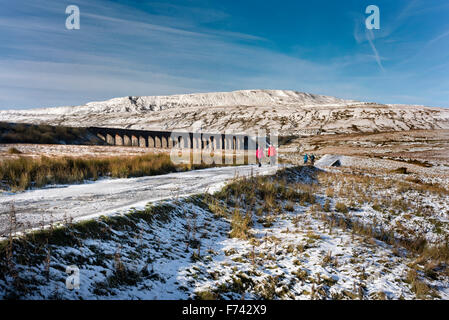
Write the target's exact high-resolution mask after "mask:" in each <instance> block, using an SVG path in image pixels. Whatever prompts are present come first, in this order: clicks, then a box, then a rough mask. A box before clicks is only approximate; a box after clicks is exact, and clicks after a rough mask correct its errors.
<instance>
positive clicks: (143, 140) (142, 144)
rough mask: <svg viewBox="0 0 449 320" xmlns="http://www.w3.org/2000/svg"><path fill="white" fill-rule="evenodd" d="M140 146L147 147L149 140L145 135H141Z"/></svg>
mask: <svg viewBox="0 0 449 320" xmlns="http://www.w3.org/2000/svg"><path fill="white" fill-rule="evenodd" d="M139 147H142V148H146V147H147V141H146V139H145V137H142V136H140V137H139Z"/></svg>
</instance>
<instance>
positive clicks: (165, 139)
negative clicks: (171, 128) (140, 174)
mask: <svg viewBox="0 0 449 320" xmlns="http://www.w3.org/2000/svg"><path fill="white" fill-rule="evenodd" d="M161 147H162V148H163V149H167V147H168V143H167V138H166V137H164V136H162V137H161Z"/></svg>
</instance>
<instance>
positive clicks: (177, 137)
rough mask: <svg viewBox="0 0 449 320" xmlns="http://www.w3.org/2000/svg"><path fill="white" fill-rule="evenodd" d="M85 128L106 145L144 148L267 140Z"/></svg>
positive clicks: (247, 145) (238, 145)
mask: <svg viewBox="0 0 449 320" xmlns="http://www.w3.org/2000/svg"><path fill="white" fill-rule="evenodd" d="M88 130H89V132H91V133H92V134H95V135H96V136H98V137H99V138H100V139H102V140H103V141H105V142H106V143H107V144H109V145H117V146H136V147H144V148H161V149H173V148H179V149H210V150H256V149H257V148H258V145H259V143H261V144H266V141H267V139H266V138H265V137H256V136H248V135H241V134H235V135H234V134H220V133H204V132H195V133H193V132H181V131H180V132H176V131H147V130H134V129H115V128H100V127H89V128H88Z"/></svg>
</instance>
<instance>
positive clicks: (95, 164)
mask: <svg viewBox="0 0 449 320" xmlns="http://www.w3.org/2000/svg"><path fill="white" fill-rule="evenodd" d="M0 164H1V165H0V181H1V182H2V183H3V184H4V185H6V186H8V187H9V188H10V189H11V190H13V191H20V190H25V189H29V188H31V187H43V186H45V185H48V184H55V183H77V182H83V181H84V180H89V179H91V180H96V179H98V178H99V177H113V178H128V177H141V176H151V175H159V174H166V173H170V172H177V171H186V170H191V169H202V168H207V167H211V166H212V165H206V164H198V165H191V164H179V165H177V164H174V163H173V162H172V161H171V160H170V156H169V155H167V154H148V155H143V156H134V157H108V158H90V159H83V158H73V157H64V158H48V157H41V158H39V159H34V158H27V157H19V158H18V159H9V160H4V161H2V162H1V163H0Z"/></svg>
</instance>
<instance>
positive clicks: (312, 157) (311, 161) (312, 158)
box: [310, 154, 315, 166]
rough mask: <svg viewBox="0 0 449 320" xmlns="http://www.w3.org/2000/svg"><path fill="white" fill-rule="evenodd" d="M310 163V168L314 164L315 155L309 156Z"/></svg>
mask: <svg viewBox="0 0 449 320" xmlns="http://www.w3.org/2000/svg"><path fill="white" fill-rule="evenodd" d="M310 163H311V164H312V166H313V165H314V164H315V155H314V154H312V155H311V156H310Z"/></svg>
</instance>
